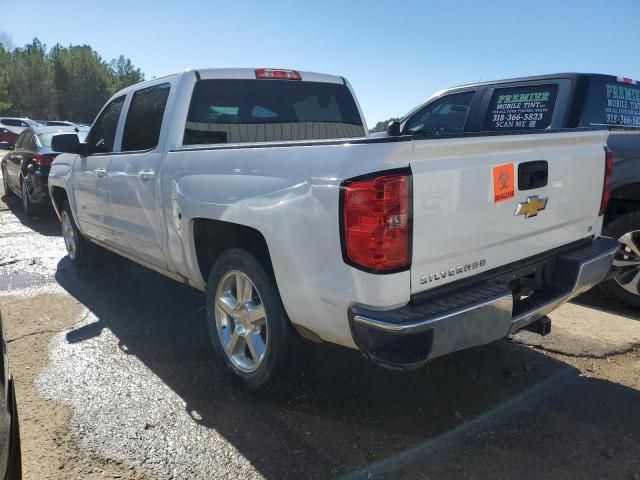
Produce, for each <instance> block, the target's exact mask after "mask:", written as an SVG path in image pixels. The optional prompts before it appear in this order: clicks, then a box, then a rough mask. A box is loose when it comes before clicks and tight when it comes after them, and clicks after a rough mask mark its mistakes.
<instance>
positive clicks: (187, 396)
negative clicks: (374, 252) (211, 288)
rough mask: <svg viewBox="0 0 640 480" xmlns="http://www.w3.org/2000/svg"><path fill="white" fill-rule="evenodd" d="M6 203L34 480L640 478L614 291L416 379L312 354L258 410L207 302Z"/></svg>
mask: <svg viewBox="0 0 640 480" xmlns="http://www.w3.org/2000/svg"><path fill="white" fill-rule="evenodd" d="M0 188H1V187H0ZM0 199H1V200H4V201H6V204H5V203H0V309H1V311H2V315H3V319H4V323H5V326H6V329H7V334H8V339H9V355H10V362H11V370H12V373H13V375H14V376H15V379H16V388H17V396H18V408H19V411H20V421H21V425H20V426H21V435H22V447H23V465H24V474H25V478H27V479H42V478H56V479H58V478H60V479H63V478H64V479H68V478H82V479H84V478H90V479H93V478H124V479H138V478H269V479H282V478H293V479H297V478H307V479H315V478H337V477H346V478H366V479H370V478H408V479H409V478H418V479H436V478H438V479H457V478H469V479H473V478H478V479H484V478H492V479H500V478H505V479H507V478H515V477H518V478H521V479H528V478H531V479H534V478H535V479H540V478H558V479H565V478H585V479H602V478H607V479H610V478H611V479H614V478H620V479H632V480H640V409H639V408H638V405H640V350H639V349H638V346H639V345H640V321H639V318H640V317H639V316H638V315H637V314H636V313H634V312H632V311H630V310H627V309H624V308H623V307H621V306H620V305H617V304H616V303H615V302H612V301H611V300H609V299H607V298H606V297H604V296H603V295H602V294H600V293H599V291H598V290H594V291H592V292H590V293H588V294H587V295H585V296H583V297H581V298H579V299H577V301H576V302H573V303H572V304H569V305H565V306H563V307H561V308H560V309H559V310H558V311H556V312H554V313H553V314H552V315H551V317H552V320H553V332H552V334H551V335H549V336H547V337H544V338H541V337H537V336H535V335H532V334H528V333H525V334H522V335H518V336H517V337H516V338H514V339H506V340H504V341H500V342H496V343H494V344H492V345H488V346H486V347H481V348H475V349H472V350H468V351H465V352H460V353H458V354H453V355H450V356H448V357H445V358H441V359H438V360H435V361H433V362H432V363H431V364H429V365H428V366H427V367H426V368H424V369H421V370H419V371H416V372H410V373H400V372H393V371H388V370H384V369H380V368H378V367H375V366H374V365H371V364H370V363H368V362H367V361H365V360H364V359H363V358H361V357H360V355H359V354H358V353H357V352H355V351H349V350H346V349H342V348H337V347H333V346H330V345H310V346H309V349H310V352H311V362H310V366H309V370H308V372H307V373H306V375H305V376H304V377H302V378H301V379H300V381H299V382H297V383H296V384H294V385H292V386H291V387H290V388H288V389H287V390H285V391H281V392H278V393H277V394H271V395H251V394H248V393H246V392H244V391H242V390H239V389H237V388H236V387H234V386H233V385H232V384H231V383H230V382H229V379H228V378H227V377H226V376H225V374H224V373H223V371H222V370H221V368H220V367H221V366H220V365H219V363H218V362H217V360H216V359H215V358H214V357H213V354H212V352H211V348H210V346H209V343H208V342H209V341H208V338H207V332H206V326H205V323H204V313H203V298H202V295H201V294H200V293H199V292H196V291H194V290H192V289H189V288H187V287H184V286H181V285H178V284H176V283H174V282H172V281H171V280H169V279H165V278H163V277H161V276H159V275H157V274H155V273H153V272H150V271H148V270H145V269H143V268H141V267H138V266H136V265H134V264H132V263H131V262H128V261H126V260H123V259H120V258H117V257H115V256H112V255H107V257H106V260H105V261H104V262H103V263H102V264H100V265H95V266H90V267H83V268H79V267H76V266H74V265H72V264H70V263H69V262H68V260H67V259H66V258H65V254H64V248H63V245H62V239H61V238H60V236H59V234H58V230H59V228H58V225H57V221H56V219H55V218H54V217H53V216H51V215H46V216H43V217H42V218H36V219H27V218H26V217H24V215H23V214H22V211H21V208H20V204H19V201H18V200H17V199H15V198H9V197H6V196H4V197H2V196H1V195H0Z"/></svg>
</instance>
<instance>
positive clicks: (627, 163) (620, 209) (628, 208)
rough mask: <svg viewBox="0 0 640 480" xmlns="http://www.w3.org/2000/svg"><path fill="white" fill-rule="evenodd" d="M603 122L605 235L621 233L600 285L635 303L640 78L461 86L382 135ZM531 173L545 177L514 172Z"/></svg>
mask: <svg viewBox="0 0 640 480" xmlns="http://www.w3.org/2000/svg"><path fill="white" fill-rule="evenodd" d="M603 126H604V127H607V128H608V129H609V138H608V139H607V146H608V148H609V150H610V153H609V155H608V163H607V168H612V169H613V172H612V177H611V184H610V185H607V191H608V194H609V197H610V201H609V202H608V204H606V205H605V204H604V202H603V212H602V213H603V214H604V227H603V234H604V235H606V236H610V237H613V238H617V239H619V240H620V243H621V244H622V249H621V250H620V253H619V254H618V256H617V258H616V260H615V261H614V268H615V270H614V272H613V278H612V279H610V280H608V281H606V282H604V283H602V284H601V287H602V288H603V289H604V290H605V291H606V292H607V293H609V294H610V295H612V296H614V297H616V298H618V299H620V300H622V301H623V302H625V303H626V304H627V305H629V306H632V307H635V308H640V82H638V81H636V80H633V79H630V78H626V77H616V76H612V75H601V74H584V73H560V74H555V75H545V76H539V77H526V78H515V79H510V80H499V81H494V82H486V83H479V84H473V85H463V86H461V87H455V88H451V89H448V90H445V91H443V92H440V93H439V94H438V95H437V96H436V97H434V98H431V99H429V100H428V101H427V102H426V103H425V104H423V105H421V106H419V107H418V108H416V109H414V110H412V111H411V112H409V113H408V114H407V115H406V116H405V117H404V118H403V119H402V120H400V121H399V122H392V123H391V124H389V128H388V130H387V134H388V135H402V134H411V135H416V134H422V135H437V136H447V135H469V136H478V135H492V134H494V133H495V132H499V131H504V130H517V131H531V130H536V131H539V132H540V133H544V132H545V131H548V130H557V129H564V128H570V129H576V128H578V129H579V128H594V127H595V128H602V127H603ZM541 160H542V159H541ZM540 164H541V165H543V163H540ZM521 174H522V175H521ZM536 175H542V176H544V178H545V179H546V171H540V172H519V177H520V176H522V177H523V178H522V180H523V181H531V180H532V179H534V176H536ZM525 177H526V178H525ZM518 181H520V178H519V180H518ZM594 195H600V192H594ZM604 207H606V208H604Z"/></svg>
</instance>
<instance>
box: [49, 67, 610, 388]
mask: <svg viewBox="0 0 640 480" xmlns="http://www.w3.org/2000/svg"><path fill="white" fill-rule="evenodd" d="M552 83H553V82H552ZM567 87H568V86H567V85H566V84H564V83H563V82H555V83H554V85H552V87H551V88H549V86H548V85H547V84H546V83H544V82H543V84H542V85H540V86H539V87H537V86H527V88H525V89H519V88H514V87H511V86H506V87H504V88H495V89H491V90H487V89H483V88H478V89H469V90H466V91H464V92H461V93H456V94H454V96H450V95H448V96H443V97H439V98H436V99H434V100H433V102H432V103H431V113H430V114H428V115H426V114H425V116H424V121H423V120H420V121H419V122H413V123H411V125H410V126H409V128H408V129H407V130H406V132H405V133H404V134H403V135H399V136H391V137H385V138H369V137H368V135H367V133H366V132H367V128H366V125H365V121H364V119H363V115H362V112H361V109H360V107H359V105H358V102H357V101H356V99H355V96H354V94H353V92H352V89H351V87H350V85H349V83H348V82H347V81H346V80H345V79H344V78H342V77H339V76H331V75H323V74H316V73H307V72H298V71H294V70H279V69H257V70H253V69H208V70H191V71H186V72H182V73H179V74H176V75H172V76H168V77H164V78H159V79H154V80H152V81H148V82H144V83H139V84H137V85H134V86H131V87H128V88H126V89H124V90H122V91H120V92H118V93H116V94H115V95H114V96H113V97H112V98H111V99H110V100H109V101H108V102H107V104H106V105H105V106H104V108H103V109H102V111H101V112H100V113H99V114H98V116H97V119H96V120H95V122H94V123H93V126H92V127H91V130H90V131H89V134H88V135H87V138H86V142H82V143H80V142H79V140H78V137H77V136H76V135H59V136H56V137H54V139H53V148H54V149H55V150H56V151H61V152H67V153H64V154H62V155H60V156H58V157H57V158H56V160H55V161H54V162H53V164H52V166H51V171H50V174H49V191H50V197H51V199H52V202H53V205H54V208H55V210H56V212H57V214H58V216H59V218H60V220H61V224H62V233H63V238H64V242H65V245H66V248H67V252H68V257H69V259H70V260H71V261H73V262H80V261H83V260H85V259H86V258H87V257H88V256H89V255H90V254H91V255H95V254H96V253H97V252H99V251H100V249H98V250H96V246H99V247H102V248H103V249H107V250H111V251H113V252H116V253H118V254H120V255H122V256H124V257H127V258H129V259H131V260H133V261H135V262H137V263H139V264H141V265H144V266H146V267H148V268H151V269H153V270H155V271H157V272H160V273H162V274H164V275H167V276H169V277H171V278H173V279H175V280H177V281H179V282H184V283H186V284H189V285H191V286H193V287H195V288H197V289H200V290H202V291H203V292H205V298H206V305H207V318H206V321H207V324H208V327H209V332H210V337H211V341H212V344H213V348H214V349H215V350H216V352H217V353H218V354H219V355H220V358H221V359H222V360H223V362H224V363H225V364H226V366H227V367H228V368H229V370H230V372H232V373H233V375H232V377H233V378H236V379H238V380H240V381H241V382H242V383H244V384H245V385H246V386H248V387H249V388H252V389H258V388H261V387H266V386H268V385H272V384H274V382H276V380H278V379H281V378H283V377H289V378H291V376H292V375H293V374H294V371H295V370H296V369H297V368H299V367H300V365H302V363H303V362H301V361H300V359H301V358H302V356H303V355H304V351H305V346H304V342H303V339H308V340H312V341H325V342H332V343H335V344H338V345H342V346H345V347H350V348H357V349H359V350H360V351H361V352H362V354H363V355H364V356H365V357H367V358H368V359H370V360H372V361H374V362H376V363H378V364H381V365H384V366H387V367H391V368H397V369H411V368H417V367H419V366H421V365H424V364H425V363H426V362H427V361H429V360H430V359H432V358H435V357H439V356H442V355H446V354H448V353H451V352H455V351H458V350H462V349H466V348H470V347H475V346H479V345H484V344H487V343H489V342H492V341H495V340H498V339H501V338H504V337H506V336H508V335H510V334H512V333H514V332H516V331H518V330H520V329H523V328H530V329H533V330H535V331H538V332H540V333H546V332H547V331H548V329H549V320H548V317H546V315H547V314H548V313H549V312H550V311H552V310H553V309H554V308H556V307H557V306H559V305H560V304H562V303H563V302H566V301H568V300H569V299H571V298H573V297H574V296H576V295H578V294H580V293H582V292H584V291H586V290H587V289H589V288H591V287H592V286H594V285H596V284H598V283H599V282H600V281H602V280H603V279H604V278H605V276H606V275H607V273H608V272H609V269H610V267H611V263H612V261H613V257H614V255H615V254H616V252H617V250H618V242H617V241H616V240H613V239H609V238H606V237H601V236H600V231H601V226H602V219H603V213H604V212H605V211H606V208H607V201H608V198H609V192H610V175H611V168H610V167H611V155H610V153H608V152H607V150H606V148H605V144H606V141H607V136H608V135H609V132H608V130H607V129H606V128H604V127H592V128H583V129H579V130H577V129H570V130H565V129H562V128H556V125H557V119H558V118H559V117H560V116H562V115H563V114H564V113H565V112H566V105H565V104H564V103H562V101H561V99H562V98H564V97H563V95H564V93H563V92H564V89H566V88H567ZM520 103H526V104H527V105H530V106H528V107H527V109H529V110H530V112H529V113H527V116H526V118H525V117H518V119H517V120H516V117H515V116H514V115H515V114H513V113H512V112H513V111H514V110H516V107H515V106H514V105H516V104H520ZM488 109H493V110H496V112H497V113H496V115H499V116H500V119H499V120H496V122H497V121H499V122H501V124H500V127H499V129H498V130H497V131H491V132H485V131H478V130H474V129H467V127H466V126H467V125H469V126H472V125H475V124H476V123H475V122H476V121H477V119H478V118H481V117H484V116H485V114H486V112H487V110H488ZM502 115H504V118H502ZM510 122H512V123H510ZM522 122H524V123H522ZM427 124H429V126H428V127H427V126H426V125H427Z"/></svg>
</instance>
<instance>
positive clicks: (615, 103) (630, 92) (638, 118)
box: [604, 83, 640, 127]
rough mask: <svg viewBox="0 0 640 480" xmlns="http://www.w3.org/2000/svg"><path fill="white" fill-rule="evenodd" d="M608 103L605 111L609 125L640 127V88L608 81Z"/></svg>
mask: <svg viewBox="0 0 640 480" xmlns="http://www.w3.org/2000/svg"><path fill="white" fill-rule="evenodd" d="M605 87H606V91H607V105H606V106H605V107H604V113H605V118H606V121H605V123H606V124H607V125H623V126H631V127H640V88H638V87H633V86H631V85H615V84H609V83H607V84H606V85H605Z"/></svg>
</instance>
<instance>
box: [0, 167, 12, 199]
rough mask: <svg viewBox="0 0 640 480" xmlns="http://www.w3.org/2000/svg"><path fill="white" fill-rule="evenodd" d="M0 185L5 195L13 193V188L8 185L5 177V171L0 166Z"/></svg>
mask: <svg viewBox="0 0 640 480" xmlns="http://www.w3.org/2000/svg"><path fill="white" fill-rule="evenodd" d="M2 187H3V188H4V194H5V196H7V197H10V196H12V195H13V190H11V188H10V187H9V181H8V179H7V171H6V170H5V168H4V167H2Z"/></svg>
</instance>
